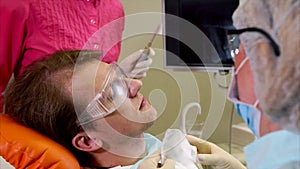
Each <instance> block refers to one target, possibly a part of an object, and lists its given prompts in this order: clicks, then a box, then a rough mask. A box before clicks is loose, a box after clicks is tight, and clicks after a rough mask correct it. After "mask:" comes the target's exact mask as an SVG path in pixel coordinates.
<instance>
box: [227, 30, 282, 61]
mask: <svg viewBox="0 0 300 169" xmlns="http://www.w3.org/2000/svg"><path fill="white" fill-rule="evenodd" d="M244 32H258V33H261V34H262V35H264V36H265V37H266V38H267V39H268V41H269V43H270V45H271V46H272V48H273V50H274V53H275V55H276V56H277V57H279V56H280V49H279V46H278V44H277V43H276V42H275V40H274V39H273V38H272V37H271V36H270V34H268V33H267V32H266V31H264V30H262V29H259V28H255V27H251V28H244V29H229V30H227V35H228V45H229V50H230V53H231V56H232V57H233V58H234V57H235V55H236V54H237V53H238V48H239V43H240V42H239V38H238V35H240V34H242V33H244Z"/></svg>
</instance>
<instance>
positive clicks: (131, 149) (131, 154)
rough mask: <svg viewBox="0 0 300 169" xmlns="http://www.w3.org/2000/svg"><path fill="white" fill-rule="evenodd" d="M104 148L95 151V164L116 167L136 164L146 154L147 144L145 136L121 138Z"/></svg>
mask: <svg viewBox="0 0 300 169" xmlns="http://www.w3.org/2000/svg"><path fill="white" fill-rule="evenodd" d="M103 147H104V148H103V149H100V150H99V151H97V152H95V153H93V156H94V158H95V163H93V164H94V165H93V166H95V165H96V166H101V167H115V166H128V165H133V164H135V163H136V162H137V161H138V160H140V159H141V158H143V157H144V156H145V155H146V151H147V150H146V145H145V141H144V138H143V136H141V137H140V138H134V139H133V138H131V139H129V140H119V141H118V142H117V143H116V142H113V143H108V145H104V146H103Z"/></svg>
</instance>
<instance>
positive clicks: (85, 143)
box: [72, 132, 102, 152]
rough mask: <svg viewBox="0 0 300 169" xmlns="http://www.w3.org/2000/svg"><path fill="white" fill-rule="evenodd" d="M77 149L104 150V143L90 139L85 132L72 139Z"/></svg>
mask: <svg viewBox="0 0 300 169" xmlns="http://www.w3.org/2000/svg"><path fill="white" fill-rule="evenodd" d="M72 144H73V146H74V147H75V148H77V149H78V150H81V151H88V152H90V151H95V150H98V149H100V148H102V141H101V140H100V141H99V140H97V142H96V140H94V139H92V138H90V137H89V136H88V135H87V134H86V133H85V132H80V133H78V134H76V136H75V137H74V138H73V139H72Z"/></svg>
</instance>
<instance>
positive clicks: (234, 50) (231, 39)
mask: <svg viewBox="0 0 300 169" xmlns="http://www.w3.org/2000/svg"><path fill="white" fill-rule="evenodd" d="M227 40H228V47H229V52H230V55H231V57H232V58H233V59H234V58H235V56H236V55H237V54H238V53H239V46H240V40H239V37H238V35H227Z"/></svg>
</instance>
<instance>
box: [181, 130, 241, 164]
mask: <svg viewBox="0 0 300 169" xmlns="http://www.w3.org/2000/svg"><path fill="white" fill-rule="evenodd" d="M186 138H187V139H188V141H189V142H190V144H191V145H193V146H196V147H197V151H198V153H199V154H198V160H199V162H200V163H201V164H203V165H210V166H212V168H214V169H246V167H245V166H244V165H243V164H242V163H241V162H240V161H239V160H237V159H236V158H234V157H233V156H232V155H230V154H229V153H227V152H226V151H225V150H223V149H222V148H220V147H218V146H217V145H215V144H213V143H210V142H208V141H204V140H201V139H199V138H197V137H194V136H191V135H187V136H186Z"/></svg>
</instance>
